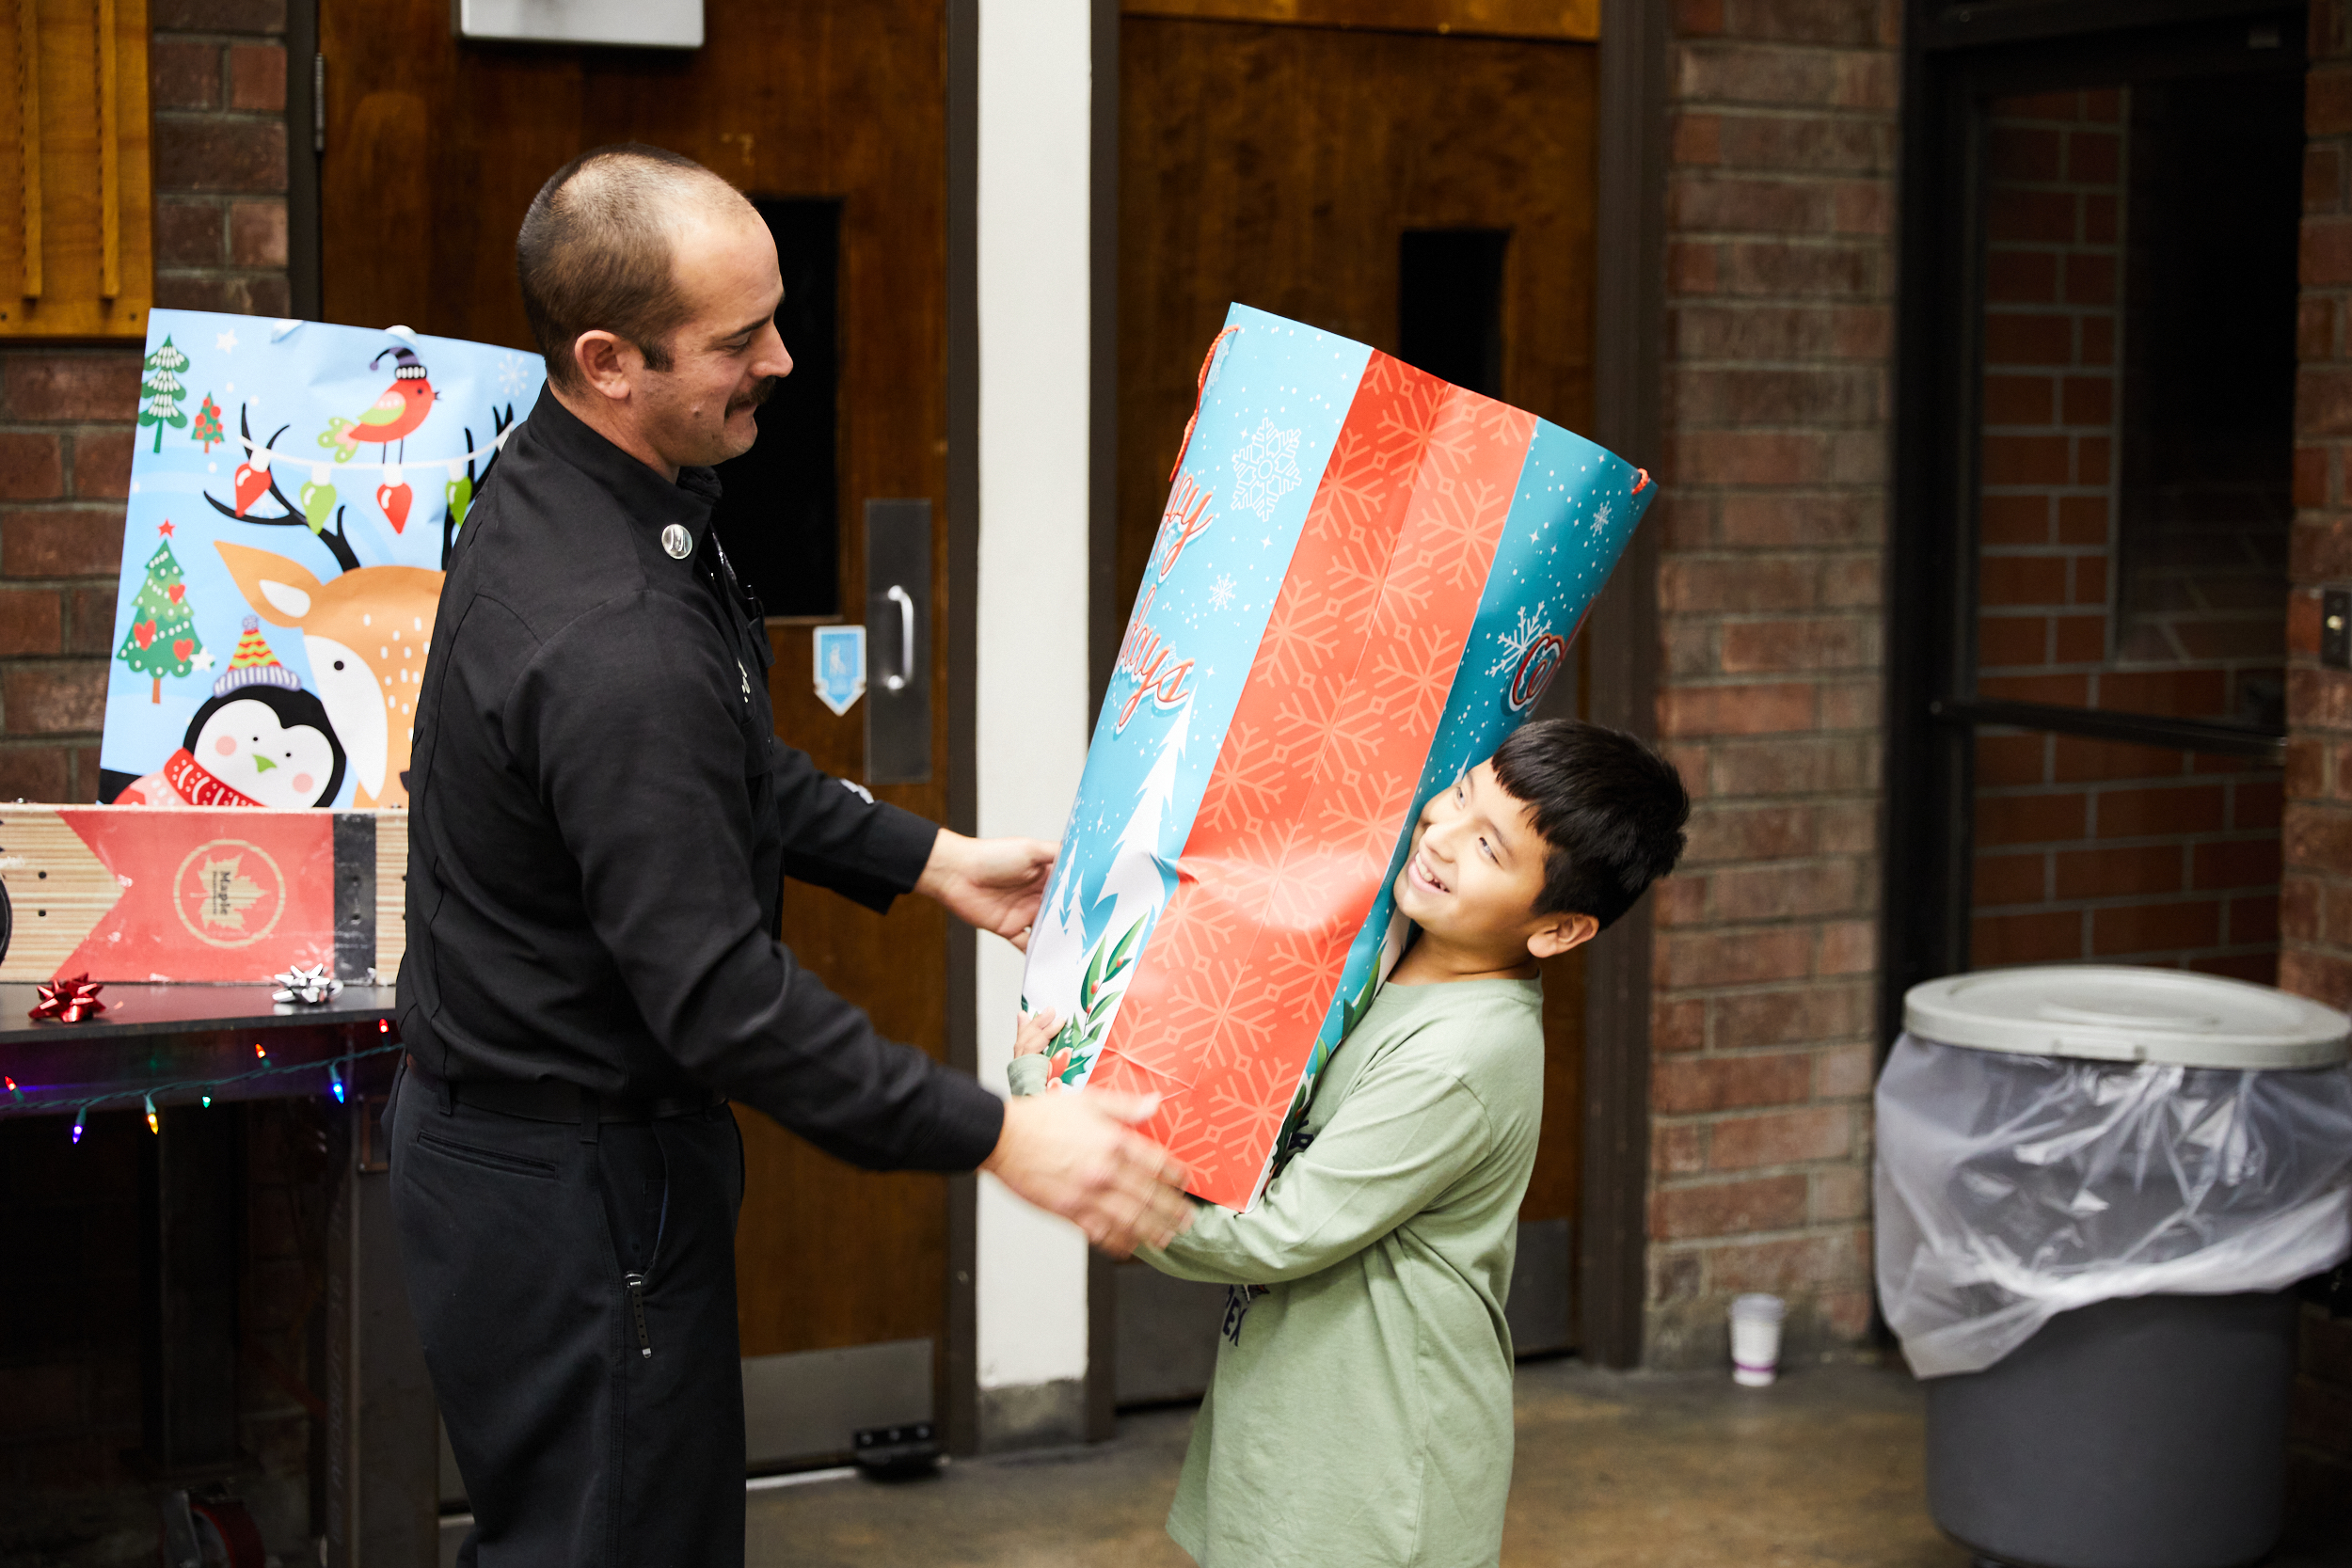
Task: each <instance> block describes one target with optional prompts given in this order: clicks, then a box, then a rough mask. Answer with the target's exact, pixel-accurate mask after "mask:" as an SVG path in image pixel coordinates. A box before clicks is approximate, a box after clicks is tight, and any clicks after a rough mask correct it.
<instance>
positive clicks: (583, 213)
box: [515, 142, 742, 391]
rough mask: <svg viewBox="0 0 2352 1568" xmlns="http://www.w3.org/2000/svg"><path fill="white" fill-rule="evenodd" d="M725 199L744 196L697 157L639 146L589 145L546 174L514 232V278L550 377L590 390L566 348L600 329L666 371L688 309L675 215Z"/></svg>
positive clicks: (653, 366) (650, 365)
mask: <svg viewBox="0 0 2352 1568" xmlns="http://www.w3.org/2000/svg"><path fill="white" fill-rule="evenodd" d="M730 197H731V198H734V199H735V200H737V201H740V200H742V198H741V196H740V195H739V194H738V193H737V192H736V190H735V188H734V187H733V186H731V185H729V184H728V183H727V182H725V181H723V180H722V179H720V178H719V177H718V176H717V175H715V174H713V173H711V172H710V171H709V170H708V169H707V168H705V167H703V166H702V165H700V164H698V163H696V162H694V160H693V159H691V158H688V157H684V156H682V155H680V154H678V153H675V152H672V151H669V150H666V149H664V148H659V147H646V146H644V145H643V144H641V143H637V142H624V143H621V144H619V145H617V146H613V147H597V148H592V149H590V150H588V151H586V152H583V153H581V154H580V156H579V157H577V158H574V159H573V160H572V161H571V162H570V163H568V164H565V165H564V166H563V167H562V168H559V169H557V170H556V171H555V173H554V174H552V175H551V176H549V177H548V182H547V183H546V184H544V185H542V186H540V187H539V194H538V195H537V196H535V197H533V198H532V200H531V210H530V211H529V212H527V213H525V214H523V227H522V232H521V233H520V234H518V235H516V239H515V275H516V278H517V279H518V280H520V282H521V283H522V288H523V311H524V313H525V314H526V315H528V316H529V317H530V318H531V335H532V337H533V338H535V339H537V340H538V342H539V354H540V356H541V357H542V358H544V359H546V360H547V362H548V380H549V381H552V382H554V383H555V384H556V385H557V386H558V387H560V388H564V389H565V390H566V391H579V390H580V389H581V388H583V387H584V386H585V385H586V382H585V380H584V379H583V378H582V376H581V375H580V362H579V361H578V360H577V359H576V358H575V357H574V356H573V354H572V345H573V344H574V343H576V342H578V341H580V334H581V333H583V332H591V331H596V330H599V329H601V330H603V331H606V332H610V333H612V335H613V336H615V337H617V338H621V339H623V340H625V341H628V342H630V343H633V344H635V345H636V347H637V350H638V352H639V353H641V354H643V355H644V356H645V364H646V366H647V367H648V368H650V369H652V370H657V371H666V370H668V369H669V368H670V353H669V342H670V337H671V334H673V333H675V331H676V330H677V329H678V328H679V327H680V326H682V325H685V323H686V318H687V317H688V315H689V314H690V313H691V309H692V306H691V303H690V302H689V301H688V299H687V297H686V294H685V292H684V291H683V290H681V289H680V288H679V287H678V285H677V275H676V271H675V266H674V265H673V262H674V260H675V249H676V239H677V232H678V229H679V226H680V220H681V217H682V215H683V214H686V213H690V212H692V211H693V210H694V209H696V208H697V207H700V208H702V209H703V210H705V211H709V210H713V209H716V208H719V207H721V206H723V204H724V202H725V201H726V199H727V198H730Z"/></svg>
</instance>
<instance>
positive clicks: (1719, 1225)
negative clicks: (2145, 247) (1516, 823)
mask: <svg viewBox="0 0 2352 1568" xmlns="http://www.w3.org/2000/svg"><path fill="white" fill-rule="evenodd" d="M1898 15H1899V8H1898V7H1897V6H1895V5H1894V4H1892V3H1881V0H1681V5H1680V8H1679V11H1678V14H1677V24H1676V35H1677V36H1676V40H1675V74H1674V83H1673V88H1672V92H1673V103H1672V104H1671V112H1672V115H1673V132H1672V143H1671V153H1670V158H1671V165H1672V167H1671V172H1670V175H1669V185H1668V192H1667V203H1668V205H1667V245H1668V253H1667V266H1668V277H1667V306H1668V326H1667V364H1666V367H1665V369H1666V384H1667V388H1668V407H1667V440H1666V451H1665V461H1664V464H1663V466H1662V467H1663V471H1662V473H1661V480H1662V481H1663V482H1664V494H1663V498H1662V514H1661V518H1660V525H1661V528H1662V529H1663V530H1664V533H1663V536H1662V539H1661V547H1662V555H1663V559H1662V562H1661V577H1660V586H1659V593H1660V606H1661V612H1662V615H1663V636H1664V642H1665V647H1664V655H1665V667H1664V673H1663V674H1662V676H1661V691H1660V695H1659V727H1660V734H1661V738H1662V740H1663V742H1664V744H1665V745H1666V746H1667V748H1668V750H1669V753H1670V754H1671V755H1672V757H1673V758H1674V760H1675V762H1676V764H1677V767H1679V768H1681V769H1682V772H1683V776H1684V778H1685V779H1686V780H1687V781H1688V783H1689V784H1690V785H1691V789H1692V796H1693V798H1694V807H1695V809H1694V811H1693V814H1692V832H1691V849H1690V854H1689V856H1688V857H1687V859H1686V861H1685V865H1686V869H1685V870H1684V871H1683V872H1682V873H1680V874H1678V875H1677V876H1676V877H1674V878H1672V879H1669V880H1668V881H1667V882H1666V883H1664V884H1662V885H1661V890H1660V896H1659V900H1658V910H1657V916H1656V918H1657V921H1658V926H1659V942H1658V948H1657V971H1656V982H1657V991H1656V1002H1655V1017H1654V1030H1653V1037H1654V1041H1655V1046H1656V1056H1655V1061H1654V1066H1653V1069H1652V1078H1651V1105H1652V1112H1653V1115H1654V1117H1655V1125H1654V1128H1653V1133H1652V1153H1653V1167H1654V1168H1653V1174H1652V1191H1651V1217H1650V1232H1651V1247H1650V1283H1649V1310H1648V1320H1649V1321H1648V1337H1647V1338H1648V1345H1647V1351H1646V1354H1647V1359H1648V1360H1649V1361H1650V1362H1651V1363H1652V1364H1654V1365H1661V1366H1675V1365H1691V1364H1701V1363H1707V1362H1710V1361H1717V1360H1720V1358H1721V1357H1722V1356H1723V1355H1724V1354H1726V1334H1725V1329H1724V1309H1725V1307H1726V1304H1727V1301H1728V1298H1729V1297H1731V1296H1733V1295H1735V1294H1738V1293H1740V1292H1741V1291H1775V1292H1778V1293H1780V1294H1782V1295H1784V1296H1786V1297H1788V1300H1789V1304H1790V1311H1791V1316H1790V1324H1789V1337H1790V1343H1791V1346H1792V1348H1794V1349H1796V1350H1798V1351H1800V1352H1803V1351H1804V1350H1805V1349H1808V1348H1820V1347H1827V1346H1832V1345H1836V1344H1842V1343H1848V1342H1851V1341H1853V1340H1855V1339H1857V1338H1859V1337H1860V1336H1861V1335H1862V1334H1863V1332H1864V1331H1865V1329H1866V1327H1867V1323H1868V1320H1869V1314H1870V1294H1869V1289H1870V1287H1869V1233H1868V1228H1867V1216H1866V1208H1867V1189H1868V1168H1869V1130H1870V1123H1869V1106H1868V1098H1867V1097H1868V1094H1869V1091H1870V1084H1871V1075H1872V1062H1873V1054H1874V1053H1873V1042H1872V1038H1871V1032H1872V1021H1871V1008H1872V990H1873V983H1874V980H1873V972H1874V971H1875V969H1876V967H1877V952H1876V945H1875V944H1876V914H1877V906H1878V897H1877V888H1878V875H1879V873H1878V862H1877V853H1878V846H1877V833H1878V827H1877V824H1878V811H1879V806H1878V793H1879V788H1880V776H1879V773H1880V758H1881V745H1880V724H1881V717H1880V715H1881V703H1882V695H1881V689H1880V678H1879V677H1880V669H1881V663H1882V656H1881V625H1880V615H1881V610H1880V580H1881V576H1882V569H1881V559H1880V544H1881V540H1882V538H1883V533H1884V530H1885V525H1886V464H1887V452H1888V396H1889V392H1888V373H1889V357H1890V352H1891V338H1892V325H1893V310H1892V298H1893V293H1894V288H1895V276H1894V249H1893V241H1892V234H1893V227H1894V222H1893V219H1894V182H1893V179H1892V173H1893V168H1894V162H1895V148H1896V89H1897V65H1896V55H1895V44H1896V41H1897V31H1896V25H1897V17H1898Z"/></svg>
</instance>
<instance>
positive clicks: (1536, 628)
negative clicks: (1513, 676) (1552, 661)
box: [1486, 599, 1551, 677]
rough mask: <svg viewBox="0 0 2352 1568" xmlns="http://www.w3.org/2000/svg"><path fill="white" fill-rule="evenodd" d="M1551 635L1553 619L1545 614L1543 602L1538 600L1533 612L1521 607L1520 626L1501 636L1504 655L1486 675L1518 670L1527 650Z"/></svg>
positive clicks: (1493, 664) (1491, 666) (1487, 667)
mask: <svg viewBox="0 0 2352 1568" xmlns="http://www.w3.org/2000/svg"><path fill="white" fill-rule="evenodd" d="M1550 635H1551V617H1549V615H1546V614H1545V613H1544V601H1543V600H1541V599H1538V600H1536V601H1535V608H1534V610H1529V609H1528V608H1527V606H1525V605H1521V606H1519V624H1518V626H1517V627H1516V628H1515V629H1513V630H1510V631H1506V632H1503V633H1502V634H1501V636H1502V657H1499V658H1497V659H1496V660H1495V661H1494V662H1493V663H1492V664H1489V665H1488V666H1486V673H1487V674H1488V675H1489V676H1490V677H1491V676H1494V675H1500V674H1502V673H1505V672H1507V671H1511V670H1515V669H1517V668H1518V662H1519V660H1520V659H1523V658H1525V657H1527V650H1528V649H1530V648H1532V647H1534V645H1535V644H1536V642H1537V641H1540V640H1541V639H1543V638H1546V637H1549V636H1550Z"/></svg>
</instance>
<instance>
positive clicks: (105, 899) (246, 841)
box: [0, 805, 408, 983]
mask: <svg viewBox="0 0 2352 1568" xmlns="http://www.w3.org/2000/svg"><path fill="white" fill-rule="evenodd" d="M407 870H408V814H407V813H406V812H404V811H380V812H374V811H350V812H326V811H268V810H233V809H228V808H218V809H204V808H196V809H191V810H185V811H173V810H157V809H154V808H151V807H142V806H50V805H20V806H0V891H4V892H5V893H6V895H7V897H8V914H9V930H8V947H7V950H6V953H5V954H0V980H47V979H51V978H53V977H55V976H56V975H59V974H84V973H87V974H89V975H90V976H91V978H93V979H98V980H117V981H129V980H186V981H213V982H231V981H255V980H266V979H268V978H269V977H270V976H272V975H274V974H278V973H280V972H281V971H283V970H284V969H286V968H287V966H289V965H290V964H318V963H323V964H329V965H331V966H332V973H333V974H335V975H336V976H337V977H338V978H340V979H342V980H344V981H346V982H357V981H364V980H366V979H367V977H368V973H369V971H370V970H373V971H374V972H375V973H376V974H378V975H379V976H381V977H382V978H383V979H384V980H385V981H386V982H387V983H389V980H390V979H391V976H392V975H393V974H395V973H396V972H397V971H398V970H399V967H400V956H401V952H402V950H403V948H404V947H405V941H404V936H405V930H406V926H405V919H404V914H403V904H404V900H405V878H406V876H407Z"/></svg>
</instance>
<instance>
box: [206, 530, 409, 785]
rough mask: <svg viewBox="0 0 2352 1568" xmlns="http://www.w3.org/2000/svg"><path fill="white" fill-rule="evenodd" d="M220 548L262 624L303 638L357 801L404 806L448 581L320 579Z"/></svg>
mask: <svg viewBox="0 0 2352 1568" xmlns="http://www.w3.org/2000/svg"><path fill="white" fill-rule="evenodd" d="M213 547H214V548H215V549H216V550H218V551H220V558H221V560H222V561H223V562H227V564H228V567H229V575H230V577H232V578H235V579H236V582H237V591H238V592H239V593H241V594H244V595H245V597H246V603H248V604H250V605H251V606H252V607H253V609H254V610H255V611H256V612H257V613H258V614H260V615H261V616H262V619H264V620H266V621H268V622H269V623H270V624H271V625H273V626H290V627H292V628H294V630H296V631H299V632H300V633H302V648H303V652H304V653H305V654H306V655H308V656H309V658H310V678H311V680H313V681H314V682H316V683H317V686H318V693H319V700H320V701H321V702H322V703H324V704H326V716H327V718H328V719H329V720H331V721H333V722H334V725H335V733H336V734H337V735H338V736H341V737H342V743H343V750H344V752H345V753H346V754H347V755H348V756H349V757H350V759H351V774H352V804H353V805H355V806H362V807H365V806H405V805H406V804H407V803H408V784H407V773H408V749H409V743H410V741H411V739H412V738H413V736H414V734H415V728H416V722H417V695H418V692H419V690H420V689H421V686H422V684H423V680H424V657H425V651H426V649H428V648H429V647H430V646H431V645H432V642H433V618H434V612H435V611H436V610H437V609H438V608H439V606H440V601H441V574H440V573H439V572H435V571H429V570H427V569H426V568H424V567H421V566H360V567H356V568H354V569H351V570H348V571H345V572H344V573H342V575H341V576H340V577H336V578H329V579H328V580H326V581H325V582H321V581H320V580H319V579H318V578H315V577H312V576H311V575H310V572H309V571H308V570H306V569H305V568H303V567H302V566H300V565H298V564H297V563H295V562H292V561H289V560H287V559H286V558H285V557H284V556H282V555H273V554H271V553H270V552H269V551H267V550H257V549H254V548H253V547H251V546H247V545H230V544H227V543H220V544H215V546H213Z"/></svg>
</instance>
